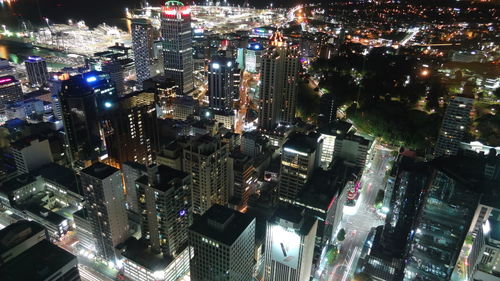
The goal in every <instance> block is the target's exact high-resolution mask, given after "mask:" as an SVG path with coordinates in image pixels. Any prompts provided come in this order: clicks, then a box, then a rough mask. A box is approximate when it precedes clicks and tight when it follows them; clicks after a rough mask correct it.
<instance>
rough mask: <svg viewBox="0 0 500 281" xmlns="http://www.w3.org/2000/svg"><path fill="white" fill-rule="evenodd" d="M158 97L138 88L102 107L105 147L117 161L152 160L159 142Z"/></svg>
mask: <svg viewBox="0 0 500 281" xmlns="http://www.w3.org/2000/svg"><path fill="white" fill-rule="evenodd" d="M155 101H156V95H155V94H154V93H148V92H135V93H131V94H129V95H126V96H123V97H121V98H120V99H119V100H117V101H116V102H114V103H112V104H111V105H110V107H109V108H108V109H107V110H105V111H103V114H102V115H103V117H102V121H101V127H102V129H103V133H104V137H105V140H106V148H107V151H108V156H109V157H110V158H111V160H112V161H113V162H115V163H116V164H118V165H121V164H122V163H123V162H125V161H131V162H138V163H141V164H144V165H151V164H153V161H154V160H155V153H156V151H157V146H158V126H157V118H156V103H155Z"/></svg>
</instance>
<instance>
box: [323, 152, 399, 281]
mask: <svg viewBox="0 0 500 281" xmlns="http://www.w3.org/2000/svg"><path fill="white" fill-rule="evenodd" d="M390 152H391V151H390V150H388V149H386V148H384V147H382V146H380V145H375V148H374V150H373V152H372V155H370V156H369V157H370V160H369V161H368V164H367V166H366V168H365V170H364V173H363V177H362V179H361V182H362V189H361V194H360V197H359V199H358V202H357V205H356V208H355V210H356V212H355V213H354V214H344V215H343V218H342V222H341V225H340V228H344V229H345V231H346V238H345V240H344V241H343V242H340V252H339V255H338V257H337V259H336V260H335V262H334V263H333V264H332V266H330V267H329V268H327V269H326V270H325V271H324V272H323V273H322V275H321V277H320V279H319V280H322V281H347V280H352V275H353V274H354V270H355V268H356V265H357V263H358V259H359V256H360V254H361V250H362V248H363V245H364V243H365V241H366V238H367V237H368V233H369V232H370V229H371V228H372V227H375V226H378V225H381V224H383V219H382V217H380V216H379V215H378V214H377V213H376V211H375V207H374V203H375V198H376V196H377V192H378V191H379V190H380V189H384V186H385V182H384V178H385V174H386V171H387V167H388V165H389V162H390V160H391V156H390ZM345 192H347V190H345ZM333 235H336V233H334V234H333ZM332 240H336V237H332Z"/></svg>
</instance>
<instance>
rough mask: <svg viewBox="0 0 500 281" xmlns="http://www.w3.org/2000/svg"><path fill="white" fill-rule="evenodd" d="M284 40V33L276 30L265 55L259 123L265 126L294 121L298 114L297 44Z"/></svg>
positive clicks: (270, 126)
mask: <svg viewBox="0 0 500 281" xmlns="http://www.w3.org/2000/svg"><path fill="white" fill-rule="evenodd" d="M284 40H285V39H284V38H283V35H282V34H281V33H279V32H277V33H275V34H274V35H273V36H272V37H271V43H270V44H271V46H270V47H269V49H268V50H267V51H266V52H265V53H264V54H263V55H262V65H261V70H260V79H261V88H260V99H259V110H260V112H259V127H260V128H261V129H263V130H271V129H272V128H274V126H275V125H276V124H278V123H292V122H293V119H294V118H295V108H296V103H297V76H298V72H299V66H300V64H299V57H298V48H297V47H296V46H289V45H287V42H285V41H284Z"/></svg>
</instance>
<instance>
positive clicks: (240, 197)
mask: <svg viewBox="0 0 500 281" xmlns="http://www.w3.org/2000/svg"><path fill="white" fill-rule="evenodd" d="M228 160H229V167H230V173H229V175H230V176H229V203H230V204H231V205H234V206H237V207H239V208H241V209H244V208H245V207H246V206H247V203H248V198H249V197H250V195H251V194H253V193H254V192H255V184H256V182H257V175H256V172H255V168H254V166H253V162H254V160H253V157H250V156H248V155H245V154H243V153H242V152H239V151H233V152H232V153H231V155H230V156H229V158H228Z"/></svg>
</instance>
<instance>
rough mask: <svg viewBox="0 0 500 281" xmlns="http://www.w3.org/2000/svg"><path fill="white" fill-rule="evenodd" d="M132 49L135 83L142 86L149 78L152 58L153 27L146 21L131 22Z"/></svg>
mask: <svg viewBox="0 0 500 281" xmlns="http://www.w3.org/2000/svg"><path fill="white" fill-rule="evenodd" d="M132 48H133V49H134V62H135V72H136V76H137V82H139V85H142V82H144V80H147V79H149V78H150V77H151V60H152V57H153V26H152V25H151V21H149V20H147V19H133V20H132Z"/></svg>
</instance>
